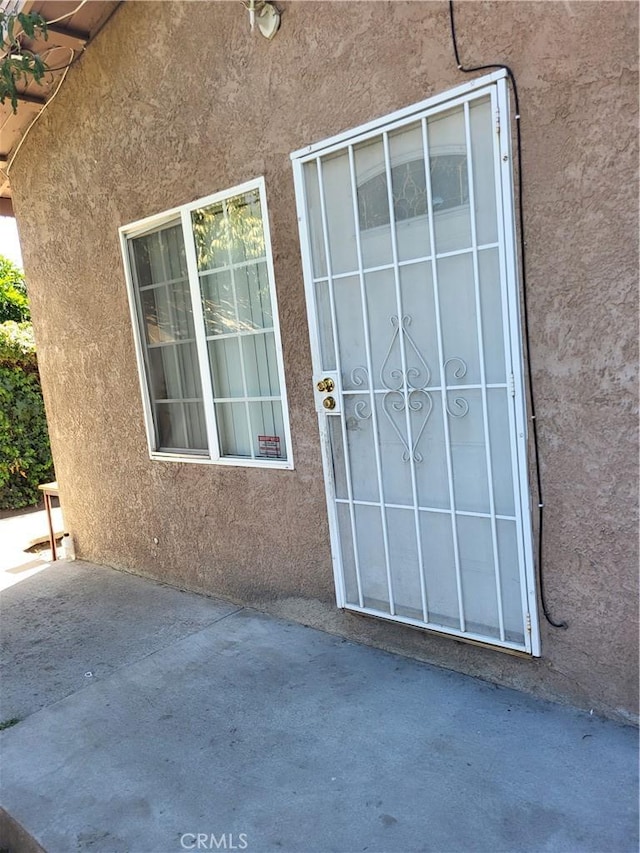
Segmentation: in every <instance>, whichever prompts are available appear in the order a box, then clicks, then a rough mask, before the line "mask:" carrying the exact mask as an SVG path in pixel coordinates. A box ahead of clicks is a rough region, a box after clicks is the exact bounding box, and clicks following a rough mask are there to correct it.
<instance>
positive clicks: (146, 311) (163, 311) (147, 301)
mask: <svg viewBox="0 0 640 853" xmlns="http://www.w3.org/2000/svg"><path fill="white" fill-rule="evenodd" d="M140 302H141V309H142V316H143V321H144V327H145V335H146V339H147V343H149V344H162V343H169V342H171V341H178V340H186V339H193V337H194V331H193V314H192V311H191V299H190V297H189V285H188V282H187V281H186V280H182V279H180V280H179V281H177V282H174V283H173V284H163V285H160V286H159V287H153V288H149V289H147V290H143V291H142V292H141V294H140Z"/></svg>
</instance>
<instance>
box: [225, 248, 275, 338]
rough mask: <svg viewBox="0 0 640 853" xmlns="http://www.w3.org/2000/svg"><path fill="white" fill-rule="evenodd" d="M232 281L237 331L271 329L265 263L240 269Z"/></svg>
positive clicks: (269, 296)
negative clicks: (236, 307) (234, 293)
mask: <svg viewBox="0 0 640 853" xmlns="http://www.w3.org/2000/svg"><path fill="white" fill-rule="evenodd" d="M234 279H235V286H236V302H237V306H238V329H239V331H249V330H251V329H270V328H272V327H273V316H272V313H271V294H270V293H269V276H268V273H267V264H266V262H265V261H262V262H260V263H257V264H251V265H250V266H245V267H240V268H239V269H237V270H236V271H235V275H234Z"/></svg>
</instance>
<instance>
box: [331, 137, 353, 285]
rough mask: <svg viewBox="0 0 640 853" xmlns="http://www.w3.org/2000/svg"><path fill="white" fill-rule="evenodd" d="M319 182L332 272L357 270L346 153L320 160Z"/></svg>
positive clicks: (349, 174)
mask: <svg viewBox="0 0 640 853" xmlns="http://www.w3.org/2000/svg"><path fill="white" fill-rule="evenodd" d="M322 184H323V189H324V204H325V210H326V217H327V228H328V231H329V253H330V255H331V272H332V273H333V275H336V274H339V273H345V272H354V271H355V270H357V269H358V261H357V253H356V238H355V226H354V223H353V201H352V199H351V173H350V170H349V157H348V155H347V153H346V152H342V153H340V154H332V155H330V156H329V157H323V159H322Z"/></svg>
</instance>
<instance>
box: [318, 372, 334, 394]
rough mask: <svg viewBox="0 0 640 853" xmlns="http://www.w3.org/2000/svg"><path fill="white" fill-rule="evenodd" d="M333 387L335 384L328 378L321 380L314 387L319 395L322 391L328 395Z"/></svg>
mask: <svg viewBox="0 0 640 853" xmlns="http://www.w3.org/2000/svg"><path fill="white" fill-rule="evenodd" d="M335 387H336V383H335V382H334V381H333V379H331V378H330V377H328V376H327V377H326V378H325V379H321V380H320V382H318V384H317V385H316V388H317V389H318V391H320V392H321V393H322V392H323V391H326V392H327V393H328V394H330V393H331V392H332V391H333V389H334V388H335Z"/></svg>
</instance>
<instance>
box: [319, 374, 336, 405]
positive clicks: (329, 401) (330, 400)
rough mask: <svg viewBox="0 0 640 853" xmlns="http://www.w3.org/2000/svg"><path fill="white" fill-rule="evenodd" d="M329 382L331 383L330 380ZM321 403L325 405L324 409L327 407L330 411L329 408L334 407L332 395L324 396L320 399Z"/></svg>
mask: <svg viewBox="0 0 640 853" xmlns="http://www.w3.org/2000/svg"><path fill="white" fill-rule="evenodd" d="M329 381H331V380H329ZM331 384H332V385H333V382H331ZM322 405H323V406H324V407H325V409H329V410H330V411H331V409H335V407H336V401H335V400H334V399H333V397H325V398H324V400H323V401H322Z"/></svg>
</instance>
